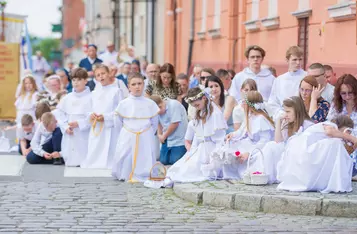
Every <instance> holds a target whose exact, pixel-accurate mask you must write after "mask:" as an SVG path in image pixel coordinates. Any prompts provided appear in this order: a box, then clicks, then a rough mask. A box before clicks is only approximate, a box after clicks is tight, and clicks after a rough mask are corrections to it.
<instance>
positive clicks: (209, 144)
mask: <svg viewBox="0 0 357 234" xmlns="http://www.w3.org/2000/svg"><path fill="white" fill-rule="evenodd" d="M209 95H210V89H204V90H201V89H200V88H198V87H197V88H193V89H190V90H189V91H188V94H187V97H186V102H187V103H189V104H190V105H192V106H193V107H195V108H196V115H195V118H194V119H193V120H191V121H190V122H189V124H188V128H187V132H186V136H185V141H186V144H185V145H186V149H187V153H186V154H185V155H184V156H183V157H182V158H181V159H180V160H179V161H177V162H176V163H175V164H174V165H172V166H171V167H170V169H169V170H168V172H167V177H168V178H170V179H171V180H172V181H174V182H196V181H204V180H208V179H209V177H207V176H206V175H205V173H204V171H203V170H202V169H203V168H204V166H205V165H207V164H209V153H210V152H212V151H213V150H214V149H215V148H216V145H221V144H222V142H223V141H224V137H225V133H226V129H227V122H226V120H225V119H224V116H223V113H222V111H221V110H220V108H219V107H218V106H217V105H216V104H215V103H214V102H212V101H210V97H209Z"/></svg>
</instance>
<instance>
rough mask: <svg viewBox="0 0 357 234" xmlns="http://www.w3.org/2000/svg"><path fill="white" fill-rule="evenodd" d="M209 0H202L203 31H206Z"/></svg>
mask: <svg viewBox="0 0 357 234" xmlns="http://www.w3.org/2000/svg"><path fill="white" fill-rule="evenodd" d="M206 21H207V0H202V19H201V32H206Z"/></svg>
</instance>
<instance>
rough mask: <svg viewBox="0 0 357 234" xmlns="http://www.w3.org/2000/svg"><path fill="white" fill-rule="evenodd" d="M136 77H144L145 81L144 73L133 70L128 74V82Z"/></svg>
mask: <svg viewBox="0 0 357 234" xmlns="http://www.w3.org/2000/svg"><path fill="white" fill-rule="evenodd" d="M134 78H139V79H142V80H143V81H144V77H143V75H141V74H140V73H139V72H131V73H129V75H128V83H130V81H131V80H132V79H134Z"/></svg>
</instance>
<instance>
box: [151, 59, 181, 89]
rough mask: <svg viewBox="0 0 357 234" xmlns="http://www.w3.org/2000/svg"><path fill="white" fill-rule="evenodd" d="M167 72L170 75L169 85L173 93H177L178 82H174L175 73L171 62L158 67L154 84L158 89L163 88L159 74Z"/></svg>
mask: <svg viewBox="0 0 357 234" xmlns="http://www.w3.org/2000/svg"><path fill="white" fill-rule="evenodd" d="M165 72H167V73H169V74H170V75H171V82H170V87H171V88H172V89H173V91H174V93H175V94H176V95H177V94H178V93H179V91H178V83H177V82H176V73H175V68H174V66H173V65H172V64H171V63H165V64H164V65H162V66H161V67H160V77H159V79H157V83H156V86H157V87H158V88H159V89H163V88H164V87H163V85H162V79H161V74H162V73H165Z"/></svg>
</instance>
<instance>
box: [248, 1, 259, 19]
mask: <svg viewBox="0 0 357 234" xmlns="http://www.w3.org/2000/svg"><path fill="white" fill-rule="evenodd" d="M259 1H260V0H252V16H251V18H250V20H252V21H253V20H258V19H259Z"/></svg>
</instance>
